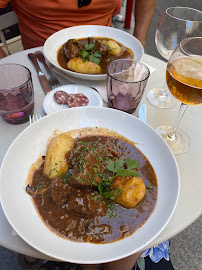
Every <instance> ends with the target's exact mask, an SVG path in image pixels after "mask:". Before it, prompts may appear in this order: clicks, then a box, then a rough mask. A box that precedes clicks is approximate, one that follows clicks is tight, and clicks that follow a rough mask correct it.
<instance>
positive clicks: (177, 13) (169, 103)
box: [147, 7, 202, 108]
mask: <svg viewBox="0 0 202 270" xmlns="http://www.w3.org/2000/svg"><path fill="white" fill-rule="evenodd" d="M201 33H202V12H201V11H199V10H197V9H193V8H188V7H170V8H168V9H166V11H165V12H164V14H163V15H162V17H161V18H160V21H159V23H158V27H157V30H156V35H155V43H156V47H157V49H158V51H159V53H160V54H161V56H162V57H164V58H165V59H166V60H168V59H169V57H170V55H171V54H172V52H173V50H174V49H175V48H176V47H177V45H178V44H179V43H180V41H182V40H183V39H184V38H189V37H200V36H201ZM147 100H148V101H149V102H150V104H152V105H154V106H156V107H158V108H172V107H174V106H175V105H176V100H175V99H174V98H173V97H172V95H171V94H170V93H169V92H168V91H167V89H166V83H165V85H164V87H163V89H158V88H154V89H151V90H150V91H149V92H148V93H147Z"/></svg>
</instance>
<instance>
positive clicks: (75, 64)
mask: <svg viewBox="0 0 202 270" xmlns="http://www.w3.org/2000/svg"><path fill="white" fill-rule="evenodd" d="M67 67H68V68H69V69H70V70H73V71H75V72H78V73H84V74H99V73H101V66H99V65H97V64H96V63H93V62H90V61H88V60H82V59H81V58H78V57H74V58H72V59H70V60H69V62H68V63H67Z"/></svg>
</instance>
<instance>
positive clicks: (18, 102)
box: [0, 64, 34, 125]
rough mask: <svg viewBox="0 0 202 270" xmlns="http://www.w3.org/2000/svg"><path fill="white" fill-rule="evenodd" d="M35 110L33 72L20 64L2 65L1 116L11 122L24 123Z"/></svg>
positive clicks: (0, 75) (0, 81) (0, 67)
mask: <svg viewBox="0 0 202 270" xmlns="http://www.w3.org/2000/svg"><path fill="white" fill-rule="evenodd" d="M33 110H34V90H33V84H32V78H31V72H30V71H29V69H28V68H26V67H24V66H22V65H18V64H3V65H0V116H1V117H2V119H3V120H4V121H6V122H7V123H9V124H14V125H16V124H22V123H25V122H27V121H28V120H29V115H31V114H33Z"/></svg>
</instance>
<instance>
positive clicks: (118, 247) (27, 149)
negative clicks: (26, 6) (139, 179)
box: [0, 107, 180, 264]
mask: <svg viewBox="0 0 202 270" xmlns="http://www.w3.org/2000/svg"><path fill="white" fill-rule="evenodd" d="M96 126H97V127H103V128H108V129H110V130H114V131H116V132H118V133H119V134H121V135H123V136H125V137H126V138H128V139H129V140H131V141H133V142H136V143H138V145H137V146H138V148H139V149H140V150H141V151H142V153H143V154H145V156H146V157H147V158H148V160H149V161H150V163H151V165H152V166H153V168H154V170H155V172H156V176H157V181H158V199H157V204H156V207H155V209H154V211H153V213H152V214H151V216H150V217H149V219H148V220H147V221H146V223H145V224H144V225H143V226H142V227H141V228H139V229H138V230H137V231H136V232H135V233H133V234H132V235H131V236H129V237H126V238H124V239H122V240H119V241H116V242H113V243H108V244H92V243H79V242H73V241H69V240H65V239H63V238H61V237H59V236H57V235H56V234H54V233H53V232H51V231H50V230H49V229H48V228H47V227H46V225H45V224H44V223H43V222H42V220H41V219H40V217H39V215H38V213H37V211H36V209H35V207H34V205H33V202H32V199H31V198H30V196H29V195H28V194H27V193H26V191H25V187H26V183H25V180H26V178H27V174H28V170H29V168H30V166H31V164H33V163H34V162H35V161H36V160H37V158H38V157H39V156H40V155H41V154H44V153H45V149H46V145H47V140H48V138H49V137H50V136H51V135H52V133H53V132H54V131H55V130H56V129H59V130H61V131H67V130H72V129H79V128H83V127H96ZM179 186H180V180H179V172H178V167H177V164H176V161H175V158H174V156H173V154H172V153H171V151H170V149H169V147H168V146H167V144H166V143H165V142H164V141H163V139H162V138H161V137H160V136H159V135H158V134H157V133H156V132H155V131H154V130H153V129H152V128H151V127H150V126H149V125H147V124H145V123H143V122H142V121H140V120H139V119H137V118H136V117H134V116H132V115H130V114H127V113H124V112H121V111H118V110H114V109H109V108H103V107H78V108H70V109H67V110H63V111H60V112H56V113H53V114H50V115H47V116H45V117H43V118H42V119H40V120H39V121H37V122H35V123H34V124H32V125H31V126H29V127H27V128H26V129H25V130H24V131H23V132H22V133H21V134H20V135H19V136H18V137H17V138H16V139H15V141H14V142H13V143H12V145H11V146H10V147H9V149H8V151H7V153H6V155H5V157H4V160H3V162H2V167H1V176H0V197H1V204H2V208H3V211H4V213H5V215H6V217H7V219H8V221H9V223H10V224H11V226H12V227H13V228H14V229H15V231H16V232H17V233H18V235H19V236H20V237H21V238H22V239H23V240H24V241H26V242H27V243H28V244H29V245H31V246H32V247H34V248H36V249H37V250H39V251H40V252H42V253H44V254H47V255H48V256H50V257H52V258H55V259H57V260H61V261H67V262H76V263H86V264H88V263H91V264H93V263H94V264H96V263H104V262H110V261H114V260H118V259H121V258H124V257H126V256H129V255H131V254H133V253H135V252H137V251H139V250H144V247H145V246H146V245H148V244H149V243H150V242H151V241H152V240H153V239H155V238H156V237H157V236H158V235H159V234H160V232H161V231H162V230H163V229H164V228H165V226H166V225H167V223H168V222H169V220H170V218H171V216H172V215H173V213H174V210H175V207H176V204H177V200H178V196H179Z"/></svg>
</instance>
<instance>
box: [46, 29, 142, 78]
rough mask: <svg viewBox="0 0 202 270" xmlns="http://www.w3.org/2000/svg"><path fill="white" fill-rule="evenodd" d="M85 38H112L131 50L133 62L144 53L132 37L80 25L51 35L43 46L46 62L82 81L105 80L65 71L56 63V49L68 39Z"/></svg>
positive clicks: (95, 76) (122, 33) (90, 75)
mask: <svg viewBox="0 0 202 270" xmlns="http://www.w3.org/2000/svg"><path fill="white" fill-rule="evenodd" d="M86 37H107V38H112V39H114V40H116V41H118V42H120V43H121V44H123V45H124V46H125V47H127V48H129V49H131V50H132V51H133V53H134V60H136V61H139V60H140V59H141V58H142V56H143V53H144V49H143V47H142V44H141V43H140V42H139V40H138V39H136V38H135V37H134V36H133V35H130V34H128V33H127V32H124V31H123V30H119V29H116V28H113V27H107V26H100V25H81V26H73V27H69V28H65V29H63V30H60V31H58V32H56V33H54V34H53V35H51V36H50V37H49V38H48V39H47V40H46V42H45V44H44V54H45V56H46V58H47V59H48V61H49V62H50V63H51V64H52V65H54V66H55V67H56V68H58V69H60V70H61V71H63V72H64V73H66V74H68V75H70V76H73V77H76V78H79V79H84V80H94V81H97V80H105V79H106V74H98V75H92V74H82V73H77V72H73V71H70V70H67V69H64V68H62V67H61V66H60V65H59V64H58V61H57V52H58V49H59V48H60V47H61V46H62V45H63V44H64V43H65V42H67V40H68V39H72V38H75V39H78V38H86Z"/></svg>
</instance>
